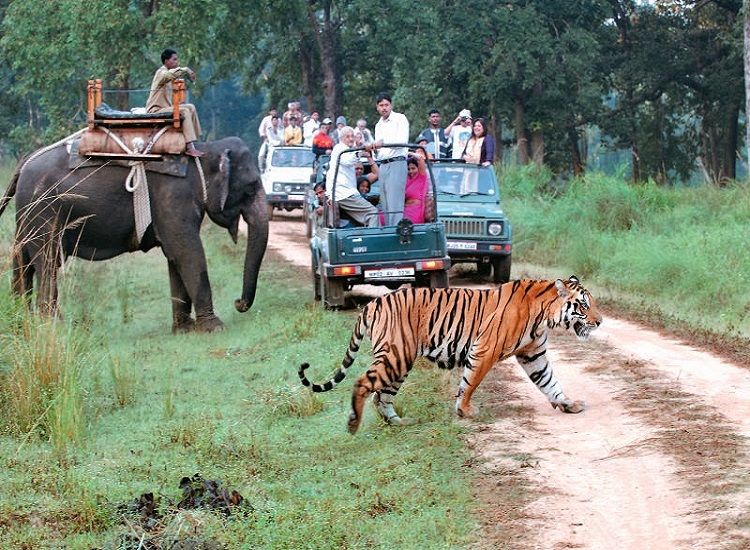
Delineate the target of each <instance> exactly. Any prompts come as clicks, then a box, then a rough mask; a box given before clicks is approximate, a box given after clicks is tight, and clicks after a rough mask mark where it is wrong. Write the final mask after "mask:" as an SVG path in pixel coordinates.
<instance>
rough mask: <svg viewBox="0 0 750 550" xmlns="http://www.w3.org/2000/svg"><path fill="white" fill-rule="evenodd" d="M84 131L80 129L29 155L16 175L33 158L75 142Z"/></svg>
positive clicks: (84, 129)
mask: <svg viewBox="0 0 750 550" xmlns="http://www.w3.org/2000/svg"><path fill="white" fill-rule="evenodd" d="M86 130H87V128H81V129H80V130H78V131H77V132H75V133H73V134H70V135H69V136H67V137H64V138H62V139H61V140H60V141H56V142H55V143H53V144H52V145H47V147H44V148H42V149H39V150H38V151H36V152H35V153H34V154H33V155H31V156H30V157H29V158H27V159H26V162H24V163H23V166H21V169H20V170H19V171H18V173H19V174H20V173H21V172H22V171H23V169H24V168H26V165H27V164H28V163H30V162H31V161H32V160H34V159H35V158H38V157H40V156H42V155H43V154H44V153H46V152H47V151H51V150H52V149H54V148H55V147H59V146H60V145H62V144H63V143H65V144H67V143H68V142H70V141H73V140H75V139H76V138H77V137H78V136H80V135H81V134H83V133H84V132H85V131H86Z"/></svg>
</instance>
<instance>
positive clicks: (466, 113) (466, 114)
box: [458, 109, 471, 118]
mask: <svg viewBox="0 0 750 550" xmlns="http://www.w3.org/2000/svg"><path fill="white" fill-rule="evenodd" d="M458 118H471V111H469V110H468V109H462V110H461V112H460V113H458Z"/></svg>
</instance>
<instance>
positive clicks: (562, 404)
mask: <svg viewBox="0 0 750 550" xmlns="http://www.w3.org/2000/svg"><path fill="white" fill-rule="evenodd" d="M550 404H551V405H552V408H553V409H560V410H561V411H562V412H564V413H570V414H578V413H579V412H583V411H584V410H585V409H586V402H585V401H570V400H565V401H558V402H557V403H550Z"/></svg>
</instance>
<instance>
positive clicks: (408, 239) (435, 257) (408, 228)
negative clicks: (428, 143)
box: [310, 144, 450, 309]
mask: <svg viewBox="0 0 750 550" xmlns="http://www.w3.org/2000/svg"><path fill="white" fill-rule="evenodd" d="M385 146H386V147H407V145H400V144H390V145H385ZM408 147H410V149H411V150H413V149H414V146H408ZM361 150H362V147H356V148H353V149H348V150H347V151H346V152H351V151H361ZM427 166H428V170H429V163H427ZM333 177H334V180H333V186H334V188H335V184H336V182H335V178H336V177H337V176H336V174H334V176H333ZM430 180H431V182H434V178H432V176H430ZM431 186H432V189H431V190H429V191H428V197H427V201H426V206H425V208H426V212H425V218H426V219H427V220H430V221H427V222H426V223H421V224H411V223H406V224H404V223H400V224H399V225H397V226H384V227H362V226H359V225H356V224H354V223H353V222H352V221H350V220H347V219H346V217H345V215H342V212H340V210H339V208H338V205H337V204H336V202H335V200H334V199H333V197H334V195H335V193H334V189H333V188H330V189H326V193H327V195H328V196H329V198H331V199H330V201H329V204H328V205H327V207H326V208H324V210H323V215H322V216H318V219H317V220H316V221H315V224H314V228H313V236H312V238H311V239H310V250H311V252H312V274H313V291H314V296H315V299H316V300H320V301H321V302H322V304H323V306H324V307H325V308H327V309H337V308H341V307H343V306H344V304H345V299H346V294H345V293H346V291H348V290H350V289H351V288H352V287H354V286H355V285H361V284H372V285H385V286H387V287H388V288H392V289H395V288H398V287H399V286H401V285H402V284H404V283H407V284H411V285H414V286H424V287H430V288H439V287H447V286H448V269H449V268H450V258H449V257H448V254H447V250H446V241H445V230H444V226H443V224H442V222H440V221H438V219H437V209H436V206H435V202H436V201H435V200H434V199H435V187H434V183H431ZM327 187H332V186H331V185H330V184H329V185H328V186H327ZM368 200H372V201H373V202H375V201H377V197H370V196H368Z"/></svg>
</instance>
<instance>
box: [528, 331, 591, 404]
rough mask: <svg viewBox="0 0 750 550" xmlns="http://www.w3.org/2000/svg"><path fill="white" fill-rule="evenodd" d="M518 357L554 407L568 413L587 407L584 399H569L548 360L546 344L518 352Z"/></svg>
mask: <svg viewBox="0 0 750 550" xmlns="http://www.w3.org/2000/svg"><path fill="white" fill-rule="evenodd" d="M516 359H517V360H518V363H519V364H520V365H521V366H522V367H523V370H524V371H526V374H527V375H528V377H529V378H530V379H531V381H532V382H534V384H536V387H537V388H539V390H540V391H541V392H542V393H543V394H544V395H545V396H546V397H547V399H549V402H550V405H552V408H553V409H560V410H561V411H563V412H566V413H579V412H582V411H583V410H584V409H585V408H586V403H585V402H584V401H573V400H571V399H568V397H567V396H566V395H565V393H564V392H563V390H562V386H561V385H560V382H558V380H557V378H555V374H554V373H553V372H552V365H550V364H549V361H548V360H547V348H546V346H545V345H544V344H542V345H540V346H538V347H536V348H534V349H532V350H528V349H526V350H524V352H523V353H520V352H519V353H517V354H516Z"/></svg>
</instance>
